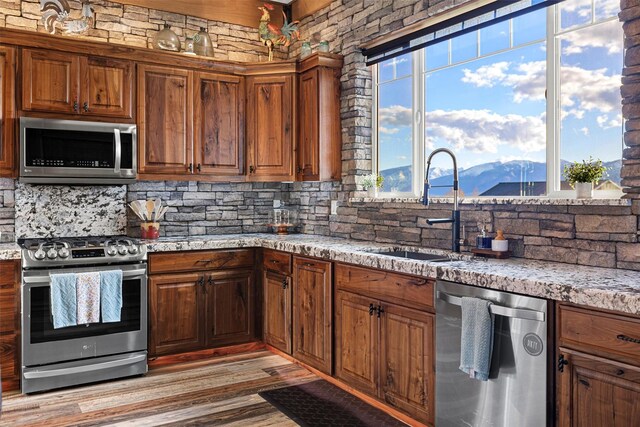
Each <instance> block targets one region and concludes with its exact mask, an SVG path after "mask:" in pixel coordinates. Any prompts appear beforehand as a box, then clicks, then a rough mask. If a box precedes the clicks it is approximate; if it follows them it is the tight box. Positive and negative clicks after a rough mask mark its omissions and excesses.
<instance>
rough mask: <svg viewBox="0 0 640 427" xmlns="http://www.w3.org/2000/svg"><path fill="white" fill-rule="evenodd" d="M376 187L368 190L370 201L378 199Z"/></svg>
mask: <svg viewBox="0 0 640 427" xmlns="http://www.w3.org/2000/svg"><path fill="white" fill-rule="evenodd" d="M376 190H377V189H376V187H369V188H367V197H369V198H370V199H375V198H376V193H377V191H376Z"/></svg>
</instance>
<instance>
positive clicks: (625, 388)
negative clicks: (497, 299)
mask: <svg viewBox="0 0 640 427" xmlns="http://www.w3.org/2000/svg"><path fill="white" fill-rule="evenodd" d="M557 317H558V319H557V321H558V344H559V348H558V359H557V364H556V369H557V371H556V374H557V377H556V385H557V407H558V411H557V414H558V419H557V425H558V426H560V427H574V426H575V427H581V426H629V427H631V426H637V425H639V423H640V421H639V420H640V319H639V318H637V317H631V316H623V315H617V314H611V313H604V312H598V311H594V310H591V309H582V308H579V307H574V306H568V305H560V306H559V307H558V316H557Z"/></svg>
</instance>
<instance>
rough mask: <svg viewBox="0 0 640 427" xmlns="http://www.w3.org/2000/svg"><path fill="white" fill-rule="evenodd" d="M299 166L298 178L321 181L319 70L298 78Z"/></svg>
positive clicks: (303, 74)
mask: <svg viewBox="0 0 640 427" xmlns="http://www.w3.org/2000/svg"><path fill="white" fill-rule="evenodd" d="M298 85H299V94H298V114H299V116H298V123H299V126H298V135H299V137H298V166H297V170H296V174H297V178H298V179H299V180H305V181H317V180H318V179H319V175H320V173H319V170H318V168H319V167H320V160H319V155H320V153H319V140H318V137H319V132H318V118H319V117H318V70H317V69H313V70H309V71H306V72H304V73H302V74H301V75H300V76H299V77H298Z"/></svg>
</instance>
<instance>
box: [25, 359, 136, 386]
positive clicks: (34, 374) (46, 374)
mask: <svg viewBox="0 0 640 427" xmlns="http://www.w3.org/2000/svg"><path fill="white" fill-rule="evenodd" d="M146 358H147V355H146V354H139V355H137V356H133V357H127V358H126V359H119V360H112V361H109V362H103V363H96V364H93V365H83V366H74V367H72V368H60V369H51V370H45V371H31V372H25V373H24V378H25V379H27V380H31V379H36V378H50V377H60V376H63V375H72V374H80V373H83V372H94V371H102V370H104V369H110V368H116V367H118V366H126V365H133V364H136V363H139V362H143V361H144V360H146Z"/></svg>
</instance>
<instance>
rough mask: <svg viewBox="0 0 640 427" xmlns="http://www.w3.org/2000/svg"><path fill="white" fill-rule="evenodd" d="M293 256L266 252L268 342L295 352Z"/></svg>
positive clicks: (265, 330) (265, 324) (264, 290)
mask: <svg viewBox="0 0 640 427" xmlns="http://www.w3.org/2000/svg"><path fill="white" fill-rule="evenodd" d="M291 282H292V278H291V255H290V254H287V253H284V252H277V251H272V250H268V249H265V250H264V251H263V261H262V296H263V301H264V310H263V312H264V319H263V338H264V342H265V343H267V344H269V345H270V346H273V347H275V348H277V349H279V350H280V351H283V352H285V353H287V354H291V351H292V347H291V346H292V338H291V332H292V331H291V329H292V319H291V316H292V314H293V313H292V310H293V308H292V306H291V303H292V297H293V293H292V286H291Z"/></svg>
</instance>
